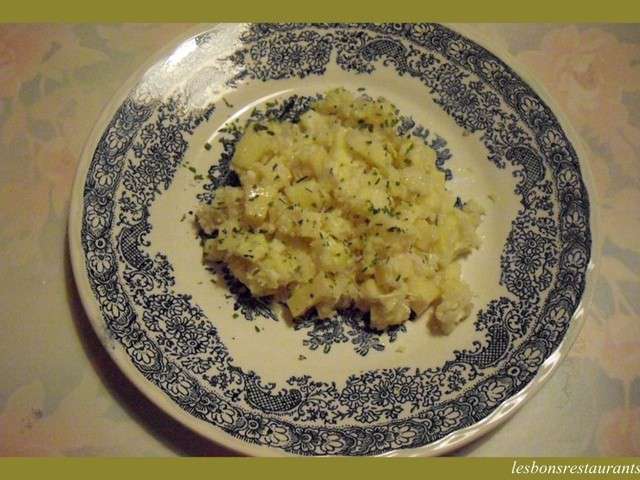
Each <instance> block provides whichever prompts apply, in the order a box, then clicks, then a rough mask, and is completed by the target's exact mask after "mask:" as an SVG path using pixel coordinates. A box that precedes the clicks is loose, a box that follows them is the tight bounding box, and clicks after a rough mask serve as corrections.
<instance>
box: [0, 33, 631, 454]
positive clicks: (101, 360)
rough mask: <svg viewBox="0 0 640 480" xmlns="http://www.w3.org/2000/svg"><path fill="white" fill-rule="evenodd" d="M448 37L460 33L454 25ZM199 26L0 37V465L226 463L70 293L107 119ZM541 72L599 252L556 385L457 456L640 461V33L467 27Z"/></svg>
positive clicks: (219, 449)
mask: <svg viewBox="0 0 640 480" xmlns="http://www.w3.org/2000/svg"><path fill="white" fill-rule="evenodd" d="M454 27H455V25H454ZM192 28H193V26H190V25H183V24H164V25H163V24H153V25H132V24H123V25H108V26H106V25H95V24H91V25H15V26H14V25H0V227H1V229H0V268H1V275H0V305H1V309H0V328H1V329H2V333H1V334H0V455H28V456H35V455H39V456H41V455H47V456H49V455H100V456H107V455H109V456H111V455H117V456H122V455H125V456H129V455H133V456H167V455H176V454H177V455H230V454H231V453H230V452H229V451H227V450H225V449H223V448H222V447H219V446H217V445H214V444H211V443H210V442H208V441H206V440H204V439H202V438H199V437H198V436H196V435H195V434H193V433H191V432H190V431H188V430H187V429H185V428H183V427H181V426H180V425H178V424H176V423H175V422H174V421H172V420H171V419H170V418H168V417H167V416H166V415H164V414H162V413H161V412H160V411H159V410H158V409H157V408H156V407H155V406H153V405H152V404H151V403H149V402H148V401H147V400H145V399H144V398H143V397H142V395H140V394H139V393H138V392H137V391H136V390H135V389H134V388H133V387H132V386H131V385H130V384H129V383H128V381H127V380H126V379H125V378H124V377H123V375H122V374H121V373H120V372H119V371H118V369H117V368H116V367H115V366H114V364H112V363H111V361H110V359H109V358H108V356H107V354H106V353H105V352H104V351H103V349H102V347H101V345H100V344H99V343H98V341H97V339H96V337H95V336H94V334H93V332H92V331H91V329H90V327H89V324H88V321H87V319H86V317H85V315H84V312H83V310H82V306H81V304H80V301H79V299H78V296H77V293H76V292H75V288H74V284H73V280H72V275H71V270H70V264H69V259H68V251H67V238H66V226H67V210H68V206H69V198H70V192H71V183H72V178H73V175H74V172H75V168H76V164H77V162H78V158H79V155H80V152H81V149H82V147H83V145H84V143H85V141H86V139H87V136H88V135H89V131H90V129H91V128H92V126H93V124H94V122H95V120H96V119H97V116H98V114H99V112H100V110H101V108H102V107H103V106H104V105H105V103H106V102H107V101H108V100H109V98H110V97H111V96H112V95H113V94H114V92H115V91H116V89H117V88H118V87H119V86H120V85H121V84H122V83H123V82H124V81H125V80H126V79H127V78H128V77H129V76H130V75H131V74H132V73H133V72H134V71H135V70H136V69H137V68H138V67H139V65H140V64H141V63H143V62H144V61H145V60H146V59H147V58H148V57H149V56H150V55H151V54H153V53H154V52H155V51H157V50H158V49H159V48H161V47H162V46H163V45H165V44H166V43H167V42H169V41H171V40H173V39H174V38H176V37H177V36H180V35H184V33H185V32H187V31H189V30H190V29H192ZM465 28H467V29H471V30H475V31H477V32H479V34H481V35H483V36H484V38H486V39H489V40H490V41H491V42H495V45H498V46H500V48H502V49H505V50H507V51H509V52H510V53H511V54H512V56H513V57H514V58H515V59H516V61H517V62H518V63H519V64H521V65H522V66H524V67H525V68H527V70H529V71H530V72H534V75H535V77H536V79H537V80H538V81H539V83H540V84H542V85H543V86H544V87H545V88H546V89H547V91H548V92H549V93H550V94H551V95H552V96H553V97H554V99H555V101H556V103H557V104H559V105H560V108H562V109H563V110H564V112H565V114H566V115H567V117H568V119H569V121H570V122H571V123H572V124H573V126H574V128H575V130H576V131H577V132H578V134H579V135H580V136H581V137H582V140H583V142H584V144H585V146H586V149H587V156H586V157H587V158H588V161H589V163H590V166H591V169H592V171H593V174H594V179H595V187H596V196H597V199H596V201H595V203H596V204H597V206H598V208H599V211H600V217H601V218H600V240H601V241H600V245H599V248H601V256H600V260H599V264H598V265H597V267H598V268H597V270H596V273H595V275H594V278H593V281H594V292H595V293H594V297H593V300H592V302H591V304H589V305H588V306H587V309H586V321H585V326H584V328H583V330H582V332H581V334H580V336H579V338H578V340H577V342H576V344H575V345H574V347H573V349H572V350H571V353H570V355H569V357H568V358H567V359H566V360H565V361H564V362H563V363H562V365H561V366H560V368H559V369H558V370H557V372H556V373H555V374H554V375H553V377H552V378H551V380H550V381H549V382H548V383H547V384H546V385H545V386H544V387H543V388H542V389H541V391H540V392H539V393H538V394H536V395H535V397H534V398H533V399H532V400H531V401H529V402H528V403H527V404H526V405H524V407H523V408H522V409H521V410H520V411H519V412H518V413H517V414H516V415H515V416H514V417H513V418H512V419H511V420H510V421H508V422H507V423H505V424H504V425H503V426H502V427H500V428H499V429H497V430H495V431H494V432H492V433H490V434H488V435H487V436H485V437H483V438H481V439H480V440H477V441H475V442H474V443H472V444H471V445H469V446H467V447H464V448H463V449H461V450H459V451H458V452H456V454H461V455H477V456H484V455H498V456H501V455H509V456H511V455H536V456H539V455H553V456H564V455H580V456H591V455H635V456H638V455H640V288H639V287H640V280H639V279H640V242H639V240H638V239H639V238H640V209H639V208H638V206H639V205H640V159H639V156H640V25H595V24H593V25H579V26H576V25H559V24H554V25H539V24H532V25H527V24H518V25H511V24H500V25H492V24H482V25H471V26H469V25H467V26H465Z"/></svg>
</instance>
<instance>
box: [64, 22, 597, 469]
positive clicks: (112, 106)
mask: <svg viewBox="0 0 640 480" xmlns="http://www.w3.org/2000/svg"><path fill="white" fill-rule="evenodd" d="M245 24H246V23H244V22H242V23H221V24H220V23H218V24H208V23H205V24H198V25H196V26H194V27H190V28H188V29H186V30H185V31H184V32H182V33H181V34H179V35H177V36H176V37H175V38H174V39H173V40H171V41H170V42H167V43H166V44H165V45H164V46H163V47H161V48H160V49H158V50H157V51H156V52H155V53H154V54H153V55H151V56H150V57H149V58H148V59H147V60H146V61H145V62H142V64H141V65H140V66H139V67H138V68H137V69H136V70H135V71H134V72H133V73H131V74H130V76H129V77H128V78H127V80H126V81H125V82H124V83H123V84H122V85H121V86H120V87H119V88H118V89H117V90H116V92H115V93H114V94H113V95H111V96H110V97H109V99H108V100H107V101H106V103H105V105H104V107H103V109H102V110H101V112H100V114H99V115H98V117H97V119H96V121H95V123H94V126H93V128H92V129H91V132H90V133H89V135H88V136H87V138H86V141H85V143H84V146H83V149H82V152H81V154H80V156H79V160H78V165H77V168H76V173H75V177H74V180H73V187H72V194H71V201H70V205H69V217H68V224H67V237H68V242H69V256H70V260H71V266H72V272H73V277H74V283H75V285H76V289H77V292H78V296H79V297H80V300H81V303H82V306H83V308H84V311H85V314H86V316H87V318H88V319H89V322H90V324H91V327H92V329H93V331H94V333H95V334H96V336H97V337H98V339H99V340H100V343H101V344H102V346H103V347H104V348H105V350H106V351H107V353H108V354H109V356H110V358H111V359H112V361H113V362H114V363H115V364H116V366H117V367H118V368H119V369H120V370H121V371H122V373H123V374H124V375H125V376H126V377H127V379H128V380H129V381H130V382H131V383H132V384H133V385H134V386H135V387H136V389H137V390H138V391H139V392H140V393H141V394H142V395H144V396H145V397H146V398H147V399H148V400H149V401H151V402H152V403H154V404H155V405H156V406H158V407H159V408H160V409H161V410H162V411H163V412H164V413H165V414H167V415H169V416H170V417H171V418H173V419H174V420H175V421H177V422H178V423H180V424H182V425H184V426H186V427H187V428H189V429H190V430H191V431H192V432H194V433H195V434H197V435H199V436H201V437H203V438H205V439H207V440H209V441H212V442H215V443H217V444H219V445H221V446H223V447H225V448H227V449H230V450H232V451H234V452H236V453H240V454H243V455H248V456H268V457H276V456H277V457H295V456H298V455H295V454H292V453H290V452H287V451H285V450H282V449H277V448H273V447H267V446H264V445H257V444H253V443H249V442H245V441H242V440H240V439H238V438H236V437H234V436H233V435H231V434H229V433H227V432H225V431H224V430H222V429H221V428H219V427H216V426H214V425H211V424H210V423H207V422H205V421H203V420H200V419H198V418H196V417H194V416H193V415H190V414H189V413H188V412H186V411H185V410H183V409H181V408H180V407H179V406H177V405H176V404H175V403H174V402H173V401H172V400H171V399H170V398H169V397H168V396H167V395H166V394H165V393H164V392H163V391H162V390H161V389H160V388H159V387H158V386H157V385H155V384H154V383H152V382H150V381H149V380H147V379H146V378H145V377H144V375H143V374H142V373H141V372H140V371H138V370H137V369H136V368H135V366H134V365H133V364H132V363H131V361H130V358H129V356H128V355H126V353H125V351H124V348H123V347H122V345H120V344H119V343H118V342H114V341H113V339H111V338H109V335H108V334H107V333H105V325H104V322H103V320H102V318H101V315H100V312H99V309H98V308H97V304H96V300H95V298H94V296H93V295H92V293H91V287H90V285H89V282H88V279H87V277H86V275H85V274H84V270H83V268H84V266H85V259H84V255H81V254H80V252H81V251H82V246H81V243H80V239H81V236H80V232H81V219H82V209H83V202H82V200H83V198H84V195H83V192H84V183H85V179H86V175H87V173H88V168H89V166H90V163H91V159H92V157H93V153H94V151H95V147H96V144H97V141H98V140H99V138H100V136H101V134H102V133H103V132H104V128H105V127H106V125H107V124H108V123H109V121H110V120H111V118H112V117H113V114H114V113H115V111H116V110H117V108H118V106H119V105H120V104H121V103H122V100H123V99H125V98H126V96H127V94H128V93H129V92H130V91H131V89H132V88H133V87H134V86H135V85H136V84H137V82H138V81H139V80H140V79H141V78H142V75H143V74H144V73H145V72H146V71H148V70H149V68H150V67H152V66H153V65H155V64H156V63H158V62H159V61H161V60H162V59H164V58H166V57H167V56H168V55H169V54H170V53H171V52H172V51H173V50H174V49H175V48H176V47H177V46H179V45H181V44H182V43H183V42H185V41H188V40H189V39H192V38H194V37H196V36H197V35H199V34H201V33H204V32H207V31H210V30H211V29H212V28H214V27H215V26H216V25H245ZM442 25H443V26H445V27H446V28H448V29H450V30H452V31H454V32H456V33H458V34H460V35H462V36H464V37H466V38H468V39H470V40H471V41H473V42H475V43H477V44H478V45H479V46H480V47H482V48H485V49H486V50H487V51H489V52H490V53H491V54H492V55H494V56H495V57H497V58H498V59H500V60H501V61H502V62H503V63H505V64H506V65H508V66H509V68H511V69H512V70H513V72H515V74H516V75H517V76H518V77H520V78H521V79H523V80H524V81H525V83H526V84H527V85H528V86H529V87H530V88H531V90H532V91H533V92H535V94H536V95H537V96H538V97H540V99H541V100H542V101H543V102H544V103H545V104H546V105H547V106H548V107H549V109H550V110H551V111H552V112H553V114H554V116H555V118H556V120H557V121H558V124H559V125H560V126H561V127H562V130H563V131H564V133H565V135H566V137H567V138H569V139H570V141H571V145H572V146H573V148H574V149H575V151H576V157H577V158H578V162H579V166H580V172H581V176H582V181H583V183H584V186H585V189H586V191H587V194H588V198H589V217H590V218H589V221H590V234H591V255H590V259H589V264H588V266H587V268H586V270H585V287H584V291H583V293H582V296H581V298H580V301H579V303H578V305H577V307H576V310H575V312H574V313H573V315H572V317H571V319H570V324H569V327H568V329H567V331H566V332H565V335H564V337H563V339H562V341H561V343H560V344H559V345H558V346H557V348H556V349H555V350H554V351H553V353H551V354H550V355H549V356H548V358H547V359H545V361H544V362H543V363H542V364H541V365H540V367H539V369H538V372H537V373H536V375H535V376H534V377H533V378H532V379H531V380H530V381H529V383H528V384H527V385H526V386H525V387H523V388H522V389H521V390H520V391H519V392H517V393H516V394H515V395H512V396H510V397H509V398H508V399H506V400H505V401H503V402H502V403H501V404H500V405H499V406H498V407H496V409H495V410H494V411H493V412H492V413H491V414H489V415H487V416H486V417H484V418H483V419H481V420H480V421H478V422H475V423H474V424H472V425H470V426H467V427H464V428H462V429H459V430H456V431H454V432H451V433H449V434H448V435H446V436H444V437H443V438H441V439H439V440H437V441H435V442H432V443H428V444H425V445H422V446H420V447H415V448H411V449H395V450H391V451H388V452H384V453H381V454H378V455H376V456H379V457H421V456H432V455H444V454H447V453H449V452H451V451H453V450H455V449H458V448H460V447H462V446H464V445H467V444H468V443H470V442H472V441H473V440H475V439H477V438H479V437H481V436H483V435H484V434H486V433H488V432H489V431H491V430H493V429H495V428H496V427H498V426H499V425H501V424H503V423H504V422H505V421H506V420H508V419H509V418H511V417H512V416H513V415H514V414H515V413H516V411H517V410H519V409H520V408H521V407H522V405H523V404H524V403H526V401H528V400H529V399H530V398H532V397H533V396H534V395H535V394H536V393H537V392H538V391H539V390H540V388H541V387H542V386H543V385H544V384H545V383H546V382H547V381H548V379H549V378H550V377H551V375H552V374H553V373H554V372H555V371H556V370H557V368H558V366H559V365H560V364H561V363H562V361H563V360H564V359H565V358H566V357H567V354H568V352H569V350H570V349H571V347H572V345H573V344H574V342H575V340H576V339H577V337H578V335H579V333H580V331H581V330H582V327H583V325H584V321H585V309H586V307H587V306H588V305H589V304H591V299H592V295H593V276H594V274H595V271H596V269H597V267H598V265H599V257H600V253H601V249H602V245H601V239H600V235H599V230H600V229H599V228H598V227H599V216H600V215H599V202H598V201H597V192H596V189H595V187H594V183H593V173H592V170H591V165H590V163H591V162H590V161H588V159H590V157H591V156H590V155H588V151H589V150H588V149H587V148H586V146H585V145H584V141H583V139H582V137H581V136H580V135H578V134H577V131H576V130H575V128H574V127H573V126H572V124H571V122H569V121H568V118H567V117H566V115H565V114H564V112H563V110H562V109H561V108H560V107H559V106H558V104H557V102H555V101H554V99H553V97H552V96H551V95H550V94H549V93H548V91H547V90H546V89H545V88H544V86H542V85H541V84H540V83H539V82H538V81H537V80H536V79H535V75H533V74H532V72H530V71H528V69H527V68H525V67H524V66H523V65H522V64H521V63H520V62H518V61H517V60H516V59H515V58H514V56H513V55H512V54H511V53H510V52H508V51H507V50H506V48H504V47H503V45H500V44H498V42H496V41H495V40H491V39H489V38H488V37H487V36H486V35H484V34H483V33H482V32H479V31H477V30H474V29H473V27H472V26H471V25H472V24H452V23H443V24H442Z"/></svg>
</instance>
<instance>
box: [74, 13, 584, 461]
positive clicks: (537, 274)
mask: <svg viewBox="0 0 640 480" xmlns="http://www.w3.org/2000/svg"><path fill="white" fill-rule="evenodd" d="M209 41H212V40H211V37H210V36H209V35H208V34H203V35H201V36H199V37H198V38H197V39H196V45H197V46H198V47H199V48H203V47H204V46H206V45H207V42H209ZM229 60H230V61H231V62H233V64H235V65H236V66H239V67H241V68H239V72H240V73H238V75H237V76H236V77H235V78H233V79H231V80H230V81H229V82H228V86H229V88H237V85H239V84H240V83H241V82H243V81H265V82H266V81H271V80H274V79H283V78H305V77H309V76H318V75H323V74H324V72H325V71H326V68H327V66H328V64H329V63H330V62H334V61H335V63H336V64H337V66H338V67H339V68H341V69H343V70H344V71H347V72H353V73H356V74H358V75H367V74H370V73H372V72H374V71H375V70H376V69H378V68H389V69H393V70H395V72H396V73H397V75H399V76H410V77H413V78H415V79H417V80H419V81H420V82H421V83H422V84H423V85H424V87H425V89H427V91H429V92H430V94H431V95H432V96H433V98H434V99H435V101H436V103H437V104H438V105H439V106H440V107H441V108H442V109H443V111H444V112H446V113H447V114H448V115H450V116H451V117H452V118H453V119H454V120H455V122H456V123H457V124H458V125H459V126H460V127H461V128H462V129H464V130H466V131H468V132H479V133H480V134H481V140H482V142H483V143H484V145H485V147H486V149H487V151H488V153H489V155H488V157H489V160H490V162H491V163H489V164H487V168H498V169H503V168H505V166H506V165H507V164H509V165H512V166H514V167H516V169H515V170H514V176H515V177H516V179H517V186H516V189H515V194H516V195H517V196H518V197H519V199H520V209H519V211H518V214H517V216H516V218H515V219H514V220H513V222H512V228H511V231H510V233H509V237H508V241H507V243H506V245H505V246H504V250H503V252H502V256H501V265H500V266H501V284H502V285H503V286H504V287H505V288H506V290H507V291H508V292H509V296H503V297H500V298H496V299H494V300H492V301H490V302H489V303H488V304H487V305H485V306H484V308H483V309H482V310H481V311H480V313H479V314H478V316H477V318H476V319H475V322H474V326H475V328H476V330H477V331H478V333H479V334H480V336H481V337H482V338H483V339H484V340H483V341H476V342H474V343H473V344H472V345H471V346H470V347H469V348H467V349H462V350H460V351H455V352H453V354H452V358H451V359H450V360H448V361H446V362H445V363H444V364H443V365H441V366H440V367H438V368H432V369H417V368H410V367H402V368H388V369H377V370H371V371H364V372H360V373H354V374H353V375H351V376H349V378H348V379H347V381H346V383H345V385H344V386H342V387H339V386H338V385H336V383H335V382H323V381H319V380H316V379H314V378H312V377H311V376H309V375H303V376H292V377H290V378H289V379H288V380H287V381H286V387H280V388H279V387H278V386H276V385H275V384H274V383H269V382H268V381H266V380H264V379H262V378H260V376H259V375H257V374H256V373H255V372H253V371H246V370H245V369H243V368H242V366H241V365H238V364H237V363H236V361H235V360H234V358H233V357H232V356H231V354H230V352H229V350H228V348H227V346H226V345H225V344H224V342H223V340H222V339H221V338H220V336H219V334H218V330H217V328H216V326H215V322H213V321H212V320H211V319H209V318H207V316H206V315H205V313H204V312H203V310H202V309H201V308H200V307H199V306H198V305H197V304H195V302H194V301H193V299H192V298H191V297H190V296H189V295H188V294H186V293H184V292H179V291H177V290H176V284H175V278H174V273H173V267H172V265H171V263H170V261H169V259H168V258H167V256H166V255H164V254H163V253H155V254H151V253H149V251H148V247H149V246H150V243H149V240H148V236H149V234H150V232H151V231H152V229H153V225H152V224H151V223H150V215H149V210H150V207H151V206H152V204H153V203H154V201H155V200H156V199H157V198H158V196H160V195H162V194H163V192H164V191H166V190H167V189H168V188H170V186H171V183H172V180H173V178H174V175H175V172H176V169H177V168H178V167H179V166H180V165H181V162H182V159H183V156H184V153H185V151H186V148H187V145H188V143H189V139H190V137H191V136H192V135H193V133H194V131H195V130H196V129H197V127H198V126H199V125H201V124H202V122H204V121H206V120H208V119H209V118H211V117H212V116H213V115H215V114H216V109H215V105H210V106H209V107H207V108H204V109H203V110H202V111H199V112H194V111H193V110H189V109H186V108H185V97H184V96H185V95H186V93H185V92H186V91H188V88H189V86H188V85H186V86H185V88H184V90H183V91H178V92H177V93H175V94H174V95H173V96H172V97H171V98H170V99H169V100H168V101H163V102H160V101H156V100H153V99H148V100H145V96H144V88H143V87H144V86H140V87H138V90H137V91H136V92H135V93H136V94H135V95H133V94H132V95H130V96H129V97H128V98H127V99H126V100H125V101H124V102H123V103H122V105H121V106H120V108H119V109H118V110H117V112H116V114H115V115H114V117H113V118H112V120H111V122H110V123H109V125H108V127H107V128H106V130H105V131H104V133H103V135H102V137H101V139H100V141H99V142H98V145H97V147H96V149H95V153H94V155H93V159H92V162H91V164H90V166H89V170H88V173H87V177H86V181H85V185H84V209H83V219H82V228H81V237H82V239H81V240H82V247H83V250H84V256H85V268H86V275H87V277H88V279H89V282H90V284H91V287H92V291H93V294H94V296H95V299H96V301H97V303H98V305H99V308H100V312H101V315H102V318H103V320H104V322H105V325H106V327H107V328H108V330H109V332H110V334H111V335H112V337H113V338H114V339H115V340H116V341H117V342H119V343H120V344H121V345H122V347H123V348H124V350H125V351H126V352H127V355H128V356H129V358H130V359H131V362H132V363H133V365H135V367H136V368H137V369H138V370H139V371H140V372H141V373H142V374H143V375H144V376H145V377H146V378H147V379H148V380H149V381H150V382H152V383H154V384H155V385H157V386H158V387H159V388H160V389H161V390H162V391H164V392H165V393H166V395H167V396H168V397H169V398H171V399H172V400H173V402H175V403H176V404H177V405H179V406H180V407H181V408H182V409H184V410H185V411H187V412H189V413H190V414H191V415H193V416H195V417H197V418H200V419H202V420H204V421H206V422H209V423H210V424H212V425H215V426H217V427H218V428H220V429H222V430H224V431H225V432H227V433H229V434H231V435H233V436H234V437H236V438H238V439H241V440H244V441H246V442H251V443H255V444H259V445H265V446H269V447H272V448H277V449H282V450H284V451H286V452H290V453H295V454H300V455H371V454H379V453H383V452H387V451H389V450H393V449H402V448H414V447H419V446H423V445H426V444H428V443H431V442H434V441H436V440H438V439H441V438H443V437H444V436H446V435H447V434H449V433H450V432H453V431H455V430H458V429H460V428H463V427H465V426H469V425H472V424H474V423H475V422H478V421H479V420H482V419H483V418H485V417H487V415H489V414H490V413H491V412H492V411H494V410H495V409H496V408H497V407H498V406H499V405H500V404H501V403H502V402H504V401H505V400H506V399H508V398H509V397H511V396H513V395H514V394H515V393H517V392H518V391H520V390H521V389H522V388H524V387H525V386H526V385H527V383H528V382H529V381H530V380H531V379H532V378H533V376H534V375H535V374H536V372H537V371H538V369H539V367H540V365H541V364H542V363H543V362H544V361H545V359H547V358H548V357H549V355H551V353H552V352H553V351H554V350H555V348H556V347H557V346H558V345H559V343H560V342H561V340H562V339H563V336H564V334H565V332H566V330H567V328H568V326H569V323H570V320H571V318H572V315H573V313H574V311H575V310H576V308H577V306H578V303H579V301H580V298H581V296H582V292H583V290H584V284H585V276H586V269H587V265H588V262H589V258H590V253H591V235H590V225H589V198H588V195H587V191H586V188H585V186H584V183H583V181H582V177H581V173H580V167H579V163H578V158H577V156H576V153H575V150H574V148H573V146H572V145H571V143H570V141H569V140H568V139H567V137H566V136H565V133H564V132H563V130H562V128H561V126H560V125H559V123H558V121H557V120H556V118H555V116H554V115H553V113H552V112H551V111H550V109H549V108H548V107H547V106H546V105H545V104H544V103H543V102H542V101H541V100H540V98H539V97H538V96H537V95H536V94H535V93H534V92H533V91H532V90H531V88H530V87H529V86H528V85H527V84H526V83H525V82H523V81H522V79H520V78H519V77H518V76H517V75H516V74H515V73H514V72H513V71H512V70H511V69H510V68H509V67H508V66H507V65H505V64H504V63H503V62H502V61H500V60H499V59H497V58H496V57H495V56H493V55H492V54H491V53H489V52H488V51H486V50H485V49H483V48H482V47H480V46H479V45H477V44H475V43H474V42H472V41H471V40H469V39H466V38H464V37H462V36H460V35H458V34H457V33H455V32H453V31H451V30H449V29H447V28H444V27H442V26H438V25H430V24H384V25H369V24H336V25H331V24H322V25H304V24H302V25H300V24H288V25H272V24H269V25H253V26H251V28H249V29H248V30H247V31H246V32H245V34H244V35H243V37H242V45H241V46H239V48H238V50H237V51H236V53H235V54H234V55H232V56H231V58H230V59H229ZM492 165H493V166H492ZM140 312H142V313H140ZM301 328H304V323H303V324H301ZM323 329H326V332H325V331H321V330H316V329H313V330H312V331H311V332H310V334H309V336H308V337H307V342H308V343H307V345H308V347H309V348H315V349H326V348H327V346H329V347H330V345H331V344H332V343H335V338H338V339H339V341H340V342H343V341H346V340H344V339H345V338H347V340H349V338H350V339H351V342H353V343H354V344H355V345H356V348H360V349H361V350H362V351H365V350H366V351H375V350H377V349H379V347H378V343H376V341H375V339H372V337H366V338H365V337H362V335H361V333H359V332H362V328H361V327H359V326H358V325H357V321H355V320H354V321H347V322H343V323H341V324H340V326H339V327H337V326H336V325H335V324H331V323H329V324H327V326H326V327H323ZM340 329H343V330H342V333H340ZM346 331H349V332H351V333H348V334H347V333H345V332H346ZM361 337H362V338H361ZM327 338H331V340H327Z"/></svg>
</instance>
